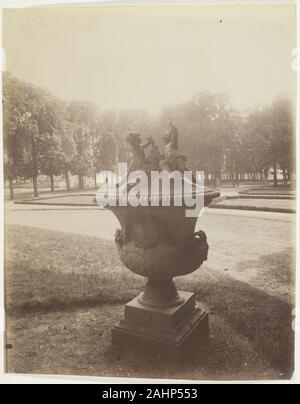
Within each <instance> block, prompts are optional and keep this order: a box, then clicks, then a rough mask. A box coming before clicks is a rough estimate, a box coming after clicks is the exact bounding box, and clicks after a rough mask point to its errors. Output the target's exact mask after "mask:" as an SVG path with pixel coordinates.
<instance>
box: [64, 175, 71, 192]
mask: <svg viewBox="0 0 300 404" xmlns="http://www.w3.org/2000/svg"><path fill="white" fill-rule="evenodd" d="M65 177H66V185H67V191H71V186H70V177H69V171H68V170H66V172H65Z"/></svg>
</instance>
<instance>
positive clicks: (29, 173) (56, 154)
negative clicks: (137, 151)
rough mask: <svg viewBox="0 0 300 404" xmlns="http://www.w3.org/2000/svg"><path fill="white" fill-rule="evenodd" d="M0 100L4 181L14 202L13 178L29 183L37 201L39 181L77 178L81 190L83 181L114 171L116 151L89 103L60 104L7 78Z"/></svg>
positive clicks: (36, 89) (44, 93)
mask: <svg viewBox="0 0 300 404" xmlns="http://www.w3.org/2000/svg"><path fill="white" fill-rule="evenodd" d="M3 84H4V85H3V94H4V106H3V108H4V114H3V116H4V151H5V156H4V163H5V175H6V178H7V179H8V181H9V184H10V191H11V198H12V199H13V197H14V189H13V183H14V180H15V179H16V178H25V179H29V178H31V179H32V180H33V187H34V194H35V196H38V176H39V175H47V176H49V178H50V182H51V189H52V190H54V176H58V175H64V176H65V178H66V187H67V189H68V190H69V189H70V181H69V174H70V173H72V174H73V175H78V178H79V186H80V189H83V188H84V176H92V175H94V176H96V173H97V172H98V171H100V170H104V169H114V168H115V165H116V159H117V145H116V141H115V138H114V135H113V133H112V132H111V131H109V128H107V127H105V125H104V121H103V120H102V117H101V114H99V111H98V110H97V107H96V106H94V105H93V104H92V103H89V102H81V101H74V102H71V103H69V104H67V103H65V102H62V101H61V100H59V99H57V98H56V97H54V96H53V95H51V94H50V93H49V92H48V91H47V90H44V89H41V88H38V87H35V86H33V85H31V84H27V83H24V82H22V81H20V80H18V79H16V78H14V77H13V76H11V75H9V74H6V75H5V76H4V83H3Z"/></svg>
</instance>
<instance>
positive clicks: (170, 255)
mask: <svg viewBox="0 0 300 404" xmlns="http://www.w3.org/2000/svg"><path fill="white" fill-rule="evenodd" d="M194 196H195V197H196V196H198V197H199V196H200V197H202V200H203V206H201V208H200V210H199V211H198V212H197V214H196V215H187V209H188V207H187V206H186V205H185V204H184V201H183V204H182V206H176V203H175V200H176V198H177V200H178V195H172V198H171V203H170V205H171V206H167V207H166V206H162V198H163V196H162V195H157V196H153V195H152V196H151V197H149V204H148V205H149V206H137V207H134V206H131V204H130V200H129V199H128V200H127V202H128V204H127V206H119V202H120V201H119V200H115V201H111V202H114V203H111V204H110V206H107V209H109V210H111V211H112V212H113V213H114V214H115V216H116V217H117V218H118V220H119V222H120V224H121V229H120V230H117V232H116V244H117V247H118V252H119V255H120V258H121V260H122V262H123V263H124V265H125V266H126V267H127V268H128V269H129V270H131V271H132V272H134V273H136V274H138V275H141V276H143V277H145V278H147V279H148V282H147V284H146V287H145V291H144V293H143V294H142V295H141V296H140V298H139V302H140V303H141V304H143V305H145V306H150V307H173V306H176V305H180V304H181V303H182V298H181V297H180V295H179V294H178V292H177V289H176V286H175V283H174V282H173V278H175V277H178V276H182V275H187V274H190V273H192V272H194V271H196V270H197V269H198V268H199V267H200V266H201V265H202V263H203V262H204V261H206V260H207V254H208V249H209V246H208V243H207V238H206V235H205V233H204V232H203V231H197V232H195V226H196V223H197V220H198V217H199V214H200V213H201V210H202V209H203V208H204V206H208V205H209V204H210V203H211V201H212V200H213V199H214V198H216V197H218V196H219V193H218V192H216V191H214V190H212V189H210V188H204V190H203V193H202V195H199V194H198V195H194ZM153 198H155V199H156V202H158V203H157V205H158V206H151V205H152V204H151V200H153ZM123 202H124V201H123ZM111 205H116V206H111ZM190 216H191V217H190Z"/></svg>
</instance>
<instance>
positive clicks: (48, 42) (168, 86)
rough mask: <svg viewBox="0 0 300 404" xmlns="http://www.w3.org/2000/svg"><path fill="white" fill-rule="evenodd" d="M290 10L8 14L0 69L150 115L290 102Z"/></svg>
mask: <svg viewBox="0 0 300 404" xmlns="http://www.w3.org/2000/svg"><path fill="white" fill-rule="evenodd" d="M296 46H297V44H296V8H295V6H251V7H250V6H226V7H224V6H223V7H215V6H214V7H172V8H170V7H168V8H167V7H150V8H149V7H148V8H145V7H128V8H124V7H95V6H93V7H78V6H76V7H51V8H48V7H44V8H31V9H23V10H5V12H4V47H5V50H6V69H7V70H8V71H10V72H11V73H13V74H14V75H15V76H16V77H18V78H20V79H24V80H26V81H29V82H32V83H34V84H36V85H39V86H43V87H46V88H48V89H49V90H50V91H51V92H52V93H53V94H55V95H57V96H59V97H61V98H62V99H65V100H72V99H81V100H90V101H93V102H95V103H97V104H98V105H99V106H100V107H101V108H103V109H106V108H116V109H119V108H142V109H147V110H148V111H149V112H152V113H157V112H159V111H160V109H161V108H162V107H163V106H165V105H168V104H174V103H178V102H181V101H185V100H188V99H190V98H191V97H192V96H193V94H195V93H197V92H199V91H212V92H226V93H228V94H229V95H230V97H231V99H232V103H233V105H234V106H235V107H236V108H239V109H247V108H248V107H251V106H253V105H255V104H257V103H266V102H269V101H271V100H272V99H273V98H274V97H276V96H277V95H278V94H281V93H284V94H287V95H290V96H291V97H293V98H294V97H295V96H296V73H295V72H293V71H292V69H291V64H292V56H291V53H292V49H293V48H295V47H296Z"/></svg>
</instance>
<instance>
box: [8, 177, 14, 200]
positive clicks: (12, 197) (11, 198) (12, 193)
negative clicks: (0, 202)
mask: <svg viewBox="0 0 300 404" xmlns="http://www.w3.org/2000/svg"><path fill="white" fill-rule="evenodd" d="M8 182H9V193H10V200H11V201H13V200H14V199H15V190H14V180H13V178H12V177H9V179H8Z"/></svg>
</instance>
